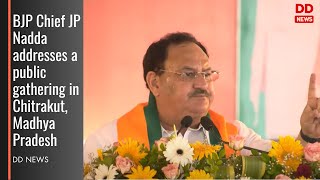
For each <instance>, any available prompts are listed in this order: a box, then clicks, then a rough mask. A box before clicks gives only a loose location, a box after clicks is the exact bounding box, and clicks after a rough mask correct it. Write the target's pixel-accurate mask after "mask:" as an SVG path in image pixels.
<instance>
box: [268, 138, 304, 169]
mask: <svg viewBox="0 0 320 180" xmlns="http://www.w3.org/2000/svg"><path fill="white" fill-rule="evenodd" d="M302 155H303V146H302V145H301V143H300V141H299V140H297V141H296V140H295V139H294V138H293V137H291V136H286V137H281V136H280V137H279V142H274V141H273V142H272V149H271V150H270V152H269V156H271V157H275V158H276V159H277V162H278V163H279V164H281V165H283V166H284V168H285V170H286V174H287V175H288V174H291V173H292V172H294V171H296V170H297V168H298V166H299V164H300V163H301V161H302Z"/></svg>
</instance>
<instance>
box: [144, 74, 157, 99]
mask: <svg viewBox="0 0 320 180" xmlns="http://www.w3.org/2000/svg"><path fill="white" fill-rule="evenodd" d="M146 81H147V84H148V87H149V89H150V91H151V92H152V94H153V95H154V96H159V76H158V75H157V74H156V73H155V72H153V71H149V72H148V73H147V76H146Z"/></svg>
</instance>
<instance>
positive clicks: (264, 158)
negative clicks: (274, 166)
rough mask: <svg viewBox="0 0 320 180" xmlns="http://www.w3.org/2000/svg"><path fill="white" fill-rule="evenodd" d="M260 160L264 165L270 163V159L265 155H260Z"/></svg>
mask: <svg viewBox="0 0 320 180" xmlns="http://www.w3.org/2000/svg"><path fill="white" fill-rule="evenodd" d="M261 159H262V161H264V162H265V163H268V162H269V161H270V157H269V156H268V155H267V154H262V155H261Z"/></svg>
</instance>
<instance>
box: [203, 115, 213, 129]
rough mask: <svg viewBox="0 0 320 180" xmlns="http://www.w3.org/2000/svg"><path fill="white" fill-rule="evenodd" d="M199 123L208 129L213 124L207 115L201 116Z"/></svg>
mask: <svg viewBox="0 0 320 180" xmlns="http://www.w3.org/2000/svg"><path fill="white" fill-rule="evenodd" d="M200 123H201V125H202V126H203V127H204V129H205V130H207V131H210V129H211V128H212V127H213V126H214V125H213V122H212V121H211V119H210V118H208V117H207V116H203V117H202V118H201V120H200Z"/></svg>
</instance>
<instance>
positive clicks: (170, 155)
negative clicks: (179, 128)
mask: <svg viewBox="0 0 320 180" xmlns="http://www.w3.org/2000/svg"><path fill="white" fill-rule="evenodd" d="M163 155H164V156H165V157H166V160H167V161H170V163H177V164H181V165H182V166H185V165H186V164H188V163H191V162H192V156H193V148H191V146H190V145H189V143H188V141H187V140H186V139H183V138H182V136H181V134H179V136H177V137H175V138H173V139H171V140H170V141H169V142H168V143H167V146H166V150H165V151H164V152H163Z"/></svg>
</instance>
